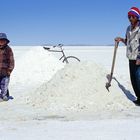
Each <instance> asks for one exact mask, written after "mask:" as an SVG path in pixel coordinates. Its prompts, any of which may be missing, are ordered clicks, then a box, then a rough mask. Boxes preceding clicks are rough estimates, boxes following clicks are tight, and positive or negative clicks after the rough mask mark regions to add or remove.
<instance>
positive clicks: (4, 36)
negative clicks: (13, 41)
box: [0, 33, 10, 43]
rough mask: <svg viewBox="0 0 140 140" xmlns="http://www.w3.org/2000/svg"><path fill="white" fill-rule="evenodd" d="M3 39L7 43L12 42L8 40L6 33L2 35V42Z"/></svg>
mask: <svg viewBox="0 0 140 140" xmlns="http://www.w3.org/2000/svg"><path fill="white" fill-rule="evenodd" d="M1 39H4V40H6V41H7V43H9V42H10V41H9V40H8V38H7V35H6V34H5V33H0V40H1Z"/></svg>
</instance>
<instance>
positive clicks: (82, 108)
mask: <svg viewBox="0 0 140 140" xmlns="http://www.w3.org/2000/svg"><path fill="white" fill-rule="evenodd" d="M106 74H107V73H106V71H105V70H104V69H103V68H102V67H100V66H98V65H97V64H95V63H93V62H81V63H77V64H70V65H66V66H65V67H64V68H63V69H61V70H59V71H58V72H57V73H56V74H55V76H54V77H53V78H52V79H51V80H50V81H49V82H46V83H45V84H43V85H42V86H41V87H39V88H38V89H37V90H36V91H35V92H34V93H32V94H30V95H29V96H28V97H27V98H26V100H27V103H28V104H30V105H32V106H34V107H36V108H39V109H43V110H45V111H46V113H47V114H49V113H50V114H53V115H62V114H63V115H67V114H69V115H67V116H70V114H72V115H73V114H74V113H75V114H78V113H79V114H81V113H82V114H88V113H89V114H91V113H92V114H95V115H98V114H100V113H107V112H110V113H111V114H115V115H116V113H118V112H119V113H120V112H123V111H126V110H128V109H130V108H133V107H134V105H133V104H132V103H131V102H130V100H128V99H127V97H126V96H125V94H124V93H123V92H122V90H121V89H120V88H119V87H118V85H117V83H116V82H115V81H114V80H113V81H112V86H111V87H110V92H108V91H107V90H106V88H105V83H106V82H107V79H106ZM98 116H99V115H98Z"/></svg>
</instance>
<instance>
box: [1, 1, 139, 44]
mask: <svg viewBox="0 0 140 140" xmlns="http://www.w3.org/2000/svg"><path fill="white" fill-rule="evenodd" d="M132 6H136V7H139V8H140V0H0V7H1V8H0V9H1V14H0V17H1V18H0V32H5V33H7V35H8V38H9V39H10V41H11V45H41V44H57V43H63V44H92V45H108V44H113V43H114V37H116V36H124V34H125V30H126V27H127V26H128V24H129V22H128V19H127V12H128V10H129V9H130V8H131V7H132Z"/></svg>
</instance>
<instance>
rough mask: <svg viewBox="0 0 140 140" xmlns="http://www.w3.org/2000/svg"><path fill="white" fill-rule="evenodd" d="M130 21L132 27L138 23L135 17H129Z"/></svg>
mask: <svg viewBox="0 0 140 140" xmlns="http://www.w3.org/2000/svg"><path fill="white" fill-rule="evenodd" d="M128 19H129V21H130V23H131V25H135V24H136V23H137V22H138V18H137V17H136V16H134V15H128Z"/></svg>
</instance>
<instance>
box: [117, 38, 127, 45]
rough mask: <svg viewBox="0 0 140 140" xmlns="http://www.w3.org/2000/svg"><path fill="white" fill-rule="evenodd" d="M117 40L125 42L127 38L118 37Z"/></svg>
mask: <svg viewBox="0 0 140 140" xmlns="http://www.w3.org/2000/svg"><path fill="white" fill-rule="evenodd" d="M115 41H116V42H118V43H119V42H120V41H121V42H123V43H124V44H125V39H124V38H121V37H116V38H115Z"/></svg>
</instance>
